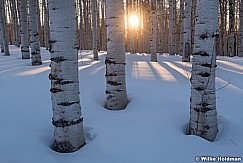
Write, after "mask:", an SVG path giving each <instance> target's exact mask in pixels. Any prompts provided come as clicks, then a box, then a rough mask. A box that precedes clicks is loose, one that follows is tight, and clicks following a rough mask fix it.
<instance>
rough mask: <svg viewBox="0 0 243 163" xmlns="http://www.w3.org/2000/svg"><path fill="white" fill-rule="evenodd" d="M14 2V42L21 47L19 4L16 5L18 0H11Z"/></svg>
mask: <svg viewBox="0 0 243 163" xmlns="http://www.w3.org/2000/svg"><path fill="white" fill-rule="evenodd" d="M10 2H11V4H12V14H13V30H14V44H15V45H16V46H17V47H19V46H20V41H19V37H18V35H19V30H18V16H17V9H16V8H17V6H16V0H11V1H10Z"/></svg>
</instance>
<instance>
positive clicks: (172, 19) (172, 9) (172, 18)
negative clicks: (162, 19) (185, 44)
mask: <svg viewBox="0 0 243 163" xmlns="http://www.w3.org/2000/svg"><path fill="white" fill-rule="evenodd" d="M175 35H176V0H169V54H170V55H174V54H175V53H176V41H175Z"/></svg>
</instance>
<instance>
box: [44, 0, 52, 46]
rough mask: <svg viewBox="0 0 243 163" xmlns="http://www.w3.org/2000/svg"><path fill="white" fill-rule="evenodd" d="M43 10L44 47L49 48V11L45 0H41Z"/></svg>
mask: <svg viewBox="0 0 243 163" xmlns="http://www.w3.org/2000/svg"><path fill="white" fill-rule="evenodd" d="M42 6H43V12H44V38H45V47H46V50H48V49H49V39H50V31H49V12H48V5H47V3H46V0H42Z"/></svg>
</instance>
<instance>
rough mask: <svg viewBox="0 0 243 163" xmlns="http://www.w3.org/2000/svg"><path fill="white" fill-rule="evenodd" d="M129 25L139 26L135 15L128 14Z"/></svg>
mask: <svg viewBox="0 0 243 163" xmlns="http://www.w3.org/2000/svg"><path fill="white" fill-rule="evenodd" d="M129 26H130V27H132V28H138V26H139V18H138V16H137V15H131V16H129Z"/></svg>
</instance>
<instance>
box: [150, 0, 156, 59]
mask: <svg viewBox="0 0 243 163" xmlns="http://www.w3.org/2000/svg"><path fill="white" fill-rule="evenodd" d="M150 21H151V42H150V52H151V62H157V11H156V0H152V2H151V19H150Z"/></svg>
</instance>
